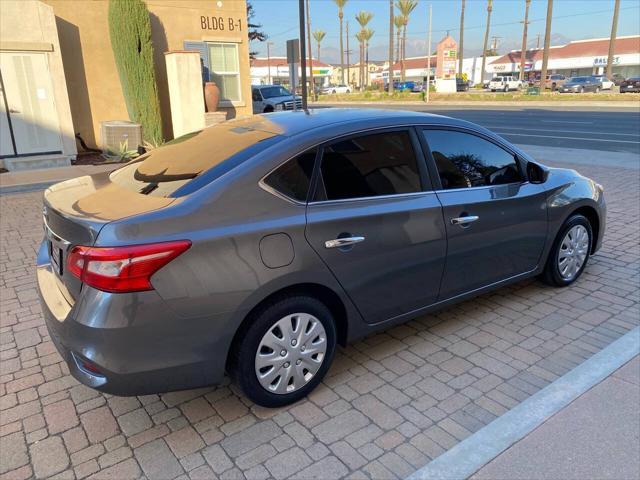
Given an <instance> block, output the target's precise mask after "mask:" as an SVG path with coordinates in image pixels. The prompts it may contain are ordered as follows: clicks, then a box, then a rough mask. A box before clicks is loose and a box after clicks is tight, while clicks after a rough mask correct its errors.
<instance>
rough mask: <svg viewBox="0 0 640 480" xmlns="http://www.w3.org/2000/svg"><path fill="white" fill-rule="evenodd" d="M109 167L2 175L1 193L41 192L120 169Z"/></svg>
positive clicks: (74, 166)
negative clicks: (81, 178)
mask: <svg viewBox="0 0 640 480" xmlns="http://www.w3.org/2000/svg"><path fill="white" fill-rule="evenodd" d="M118 166H119V165H117V164H109V165H72V166H70V167H58V168H43V169H38V170H20V171H15V172H7V173H2V174H0V193H14V192H30V191H33V190H40V189H43V188H46V187H48V186H49V185H53V184H54V183H58V182H62V181H63V180H68V179H70V178H75V177H81V176H83V175H92V174H94V173H100V172H107V171H110V170H114V169H116V168H117V167H118Z"/></svg>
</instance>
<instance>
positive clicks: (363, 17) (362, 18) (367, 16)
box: [356, 10, 373, 89]
mask: <svg viewBox="0 0 640 480" xmlns="http://www.w3.org/2000/svg"><path fill="white" fill-rule="evenodd" d="M372 18H373V13H371V12H365V11H364V10H361V11H360V12H359V13H358V14H357V15H356V22H358V23H359V24H360V31H359V32H358V33H357V34H356V38H357V39H358V41H359V42H360V88H361V89H362V86H363V85H364V63H363V61H364V58H363V57H364V38H365V34H364V33H363V32H364V30H365V27H366V26H367V23H369V22H370V21H371V19H372Z"/></svg>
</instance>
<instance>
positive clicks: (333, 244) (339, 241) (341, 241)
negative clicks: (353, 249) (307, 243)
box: [324, 237, 364, 248]
mask: <svg viewBox="0 0 640 480" xmlns="http://www.w3.org/2000/svg"><path fill="white" fill-rule="evenodd" d="M360 242H364V237H345V238H336V239H333V240H327V241H326V242H324V246H325V248H341V247H347V246H349V245H355V244H356V243H360Z"/></svg>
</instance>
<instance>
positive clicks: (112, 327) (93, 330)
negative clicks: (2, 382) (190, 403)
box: [37, 243, 232, 396]
mask: <svg viewBox="0 0 640 480" xmlns="http://www.w3.org/2000/svg"><path fill="white" fill-rule="evenodd" d="M46 250H47V249H46V246H45V244H44V243H43V246H41V249H40V253H39V255H38V265H37V280H38V290H39V294H40V300H41V304H42V311H43V315H44V318H45V322H46V325H47V329H48V330H49V334H50V337H51V340H52V342H53V343H54V344H55V346H56V348H57V349H58V351H59V352H60V354H61V355H62V357H63V358H64V360H65V361H66V363H67V364H68V366H69V371H70V372H71V374H72V375H73V376H74V377H75V378H76V379H77V380H78V381H79V382H81V383H83V384H85V385H87V386H89V387H92V388H95V389H97V390H101V391H104V392H106V393H110V394H114V395H123V396H128V395H145V394H151V393H161V392H166V391H171V390H182V389H187V388H194V387H199V386H203V385H211V384H215V383H219V382H220V381H222V379H223V378H224V369H225V362H226V356H227V351H228V347H229V344H230V342H231V338H232V335H229V334H227V332H225V331H224V325H225V322H224V321H223V319H220V318H215V317H212V318H207V319H203V318H199V319H182V318H178V317H176V316H175V315H174V314H173V313H172V311H171V309H170V308H167V305H166V303H165V302H164V300H162V298H160V296H159V295H158V294H157V293H156V292H155V291H149V292H139V293H135V294H109V293H105V292H100V291H97V290H95V289H92V288H90V287H86V286H85V287H83V289H82V292H81V294H80V295H79V296H78V298H77V299H76V303H75V304H74V305H70V304H69V302H68V301H67V300H66V299H65V297H64V295H63V294H62V292H61V290H60V286H59V283H58V282H59V281H58V279H57V277H56V275H55V274H54V273H53V272H52V270H51V267H50V265H49V263H48V262H47V261H46V260H45V259H44V257H43V256H44V255H46V256H47V257H48V254H47V251H46ZM85 360H89V362H91V364H93V365H94V366H96V367H97V370H98V372H99V373H96V372H92V371H89V370H87V369H86V368H83V361H85Z"/></svg>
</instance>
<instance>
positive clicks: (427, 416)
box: [0, 166, 640, 479]
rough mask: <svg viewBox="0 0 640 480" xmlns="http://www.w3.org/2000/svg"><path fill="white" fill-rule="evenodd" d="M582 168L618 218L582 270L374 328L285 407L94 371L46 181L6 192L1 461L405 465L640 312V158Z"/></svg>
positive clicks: (41, 473) (81, 469)
mask: <svg viewBox="0 0 640 480" xmlns="http://www.w3.org/2000/svg"><path fill="white" fill-rule="evenodd" d="M577 168H578V169H579V170H581V171H582V172H584V173H585V174H587V175H589V176H591V177H593V178H595V179H597V180H598V181H599V182H601V183H602V184H603V185H604V186H605V193H606V195H607V200H608V205H609V225H608V229H607V234H606V237H605V243H604V248H603V249H602V251H601V252H600V253H599V254H598V255H597V256H595V257H594V258H593V259H592V261H591V263H590V264H589V267H588V268H587V270H586V272H585V274H584V275H583V276H582V278H581V279H580V281H578V282H577V284H576V285H574V286H572V287H570V288H567V289H563V290H556V289H551V288H548V287H546V286H544V285H542V284H541V283H539V282H537V281H535V280H529V281H525V282H522V283H519V284H517V285H514V286H512V287H509V288H504V289H502V290H499V291H496V292H495V293H492V294H489V295H484V296H482V297H479V298H477V299H475V300H471V301H467V302H465V303H462V304H460V305H458V306H455V307H453V308H449V309H447V310H445V311H442V312H441V313H439V314H437V315H430V316H425V317H422V318H420V319H418V320H416V321H413V322H410V323H408V324H406V325H403V326H399V327H396V328H393V329H391V330H389V331H387V332H385V333H382V334H379V335H375V336H373V337H370V338H367V339H366V340H364V341H361V342H359V343H357V344H355V345H352V346H350V347H348V348H346V349H341V350H340V352H339V353H338V355H337V357H336V361H335V365H334V366H333V368H332V369H331V371H330V373H329V375H328V376H327V378H326V380H325V381H324V383H323V384H322V385H321V386H320V387H319V388H318V389H317V390H316V391H315V392H314V393H313V395H312V396H310V397H309V398H308V399H307V400H305V401H302V402H300V403H298V404H297V405H294V406H291V407H288V408H283V409H280V410H266V409H263V408H257V407H255V406H253V405H251V404H250V403H249V402H248V401H247V400H246V399H245V398H243V397H242V396H241V395H240V394H239V393H238V391H237V389H236V388H235V387H234V386H230V385H225V386H221V387H217V388H207V389H201V390H192V391H185V392H179V393H169V394H165V395H149V396H144V397H138V398H135V397H133V398H119V397H112V396H109V395H104V394H100V393H97V392H95V391H93V390H91V389H89V388H86V387H84V386H82V385H79V384H78V383H77V382H76V381H75V380H74V379H73V378H71V377H70V376H69V374H68V370H67V368H66V367H65V365H64V364H63V363H62V362H61V359H60V357H59V355H58V353H57V352H56V351H55V348H54V347H53V345H52V344H51V341H50V340H49V337H48V336H47V332H46V329H45V327H44V324H43V320H42V316H41V313H40V306H39V304H38V299H37V295H36V289H35V280H34V257H35V253H36V248H37V245H38V244H39V242H40V240H41V238H42V227H41V220H40V197H41V193H28V194H16V195H10V196H4V197H2V198H1V199H0V202H1V204H0V205H1V218H2V250H1V252H0V254H1V263H0V270H1V272H2V281H1V290H0V292H1V296H2V307H1V312H2V313H1V314H2V318H1V321H2V323H1V345H0V350H1V352H0V353H1V357H0V358H1V365H0V368H1V377H0V394H1V401H0V409H1V410H0V423H1V430H0V434H1V436H2V437H1V438H0V454H1V456H2V457H1V463H0V475H1V476H3V478H8V479H19V478H27V477H29V476H32V475H35V476H36V477H49V476H53V475H56V474H58V473H60V474H61V477H62V478H84V477H88V476H92V477H95V478H117V479H120V478H131V477H141V476H144V477H146V478H149V479H155V478H174V477H180V478H192V479H195V478H214V477H219V478H245V477H246V478H247V479H254V478H255V479H257V478H267V477H273V478H286V477H294V478H312V477H319V478H332V477H334V478H337V477H348V476H350V475H352V476H353V477H354V478H367V477H371V478H376V479H377V478H385V479H386V478H396V477H403V476H406V475H407V474H409V473H411V472H412V471H414V470H415V469H416V468H417V467H420V466H422V465H423V464H425V463H426V462H428V461H429V459H431V458H434V457H436V456H437V455H439V454H441V453H442V452H444V451H445V450H447V449H448V448H450V447H452V446H453V445H455V444H456V443H457V442H459V441H460V440H462V439H464V438H465V437H467V436H468V435H470V434H471V433H472V432H474V431H476V430H478V429H480V428H481V427H482V426H484V425H486V424H487V423H489V422H491V421H492V420H493V419H494V418H496V416H499V415H501V414H503V413H504V412H505V411H507V410H508V409H510V408H512V407H513V406H515V405H516V404H518V403H519V402H521V401H522V400H524V399H525V398H527V397H528V396H530V395H531V394H533V393H535V392H536V391H538V390H539V389H541V388H542V387H544V386H545V385H546V384H548V383H549V382H551V381H553V380H554V379H555V378H557V377H558V376H560V375H562V374H564V373H565V372H567V371H568V370H570V369H571V368H572V367H574V366H576V365H578V364H579V363H581V362H582V361H583V360H584V359H586V358H588V357H589V356H591V355H592V354H593V353H594V352H597V351H599V350H600V349H602V348H603V347H604V346H606V345H607V344H609V343H610V342H612V341H613V340H615V339H616V338H618V337H619V336H621V335H622V334H624V333H626V332H627V331H628V330H630V329H631V328H633V327H634V326H636V325H637V324H638V323H640V322H639V320H638V319H639V316H640V315H639V311H638V307H639V305H638V302H639V298H638V297H639V285H638V284H639V276H638V275H639V271H640V264H639V259H640V251H639V250H640V248H639V241H640V235H639V233H640V227H639V221H640V218H639V210H640V195H639V177H638V171H637V170H631V169H607V168H603V167H586V166H584V167H577Z"/></svg>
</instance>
